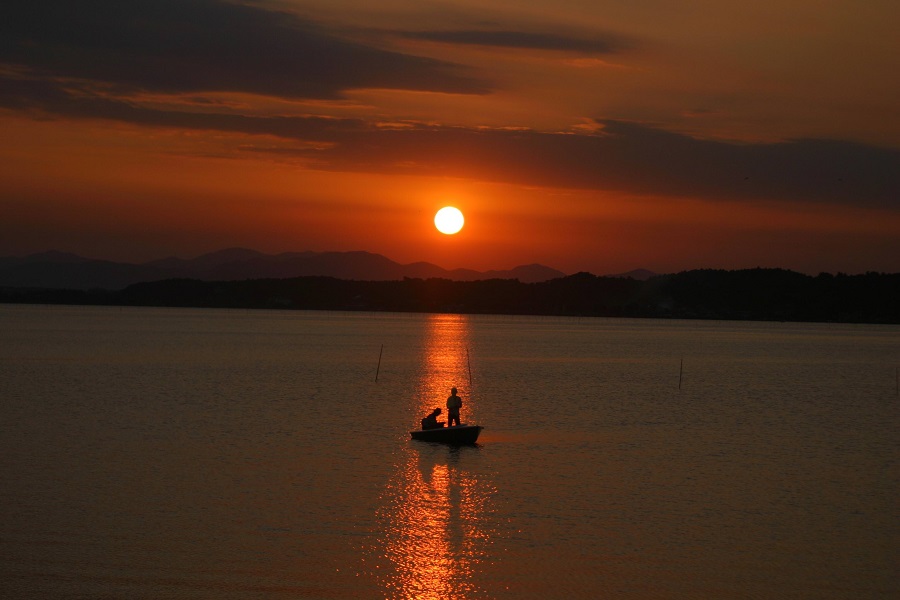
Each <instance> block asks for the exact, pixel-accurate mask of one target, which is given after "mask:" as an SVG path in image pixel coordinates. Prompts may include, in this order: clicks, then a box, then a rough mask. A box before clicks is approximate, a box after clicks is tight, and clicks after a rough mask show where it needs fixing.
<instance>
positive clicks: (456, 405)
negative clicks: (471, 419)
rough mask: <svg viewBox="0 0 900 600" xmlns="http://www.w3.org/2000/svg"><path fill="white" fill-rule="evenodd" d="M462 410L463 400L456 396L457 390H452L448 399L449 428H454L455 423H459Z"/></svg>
mask: <svg viewBox="0 0 900 600" xmlns="http://www.w3.org/2000/svg"><path fill="white" fill-rule="evenodd" d="M460 408H462V398H460V397H459V396H457V395H456V388H452V389H451V390H450V397H449V398H447V427H452V426H453V422H454V421H456V424H457V425H461V423H460V422H459V409H460Z"/></svg>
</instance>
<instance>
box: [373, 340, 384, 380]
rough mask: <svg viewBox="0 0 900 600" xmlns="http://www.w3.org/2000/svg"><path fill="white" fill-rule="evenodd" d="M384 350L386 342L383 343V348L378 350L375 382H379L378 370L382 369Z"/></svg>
mask: <svg viewBox="0 0 900 600" xmlns="http://www.w3.org/2000/svg"><path fill="white" fill-rule="evenodd" d="M383 352H384V344H382V345H381V350H379V351H378V368H377V369H375V383H378V372H379V371H381V355H382V353H383Z"/></svg>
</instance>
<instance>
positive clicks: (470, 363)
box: [466, 346, 472, 388]
mask: <svg viewBox="0 0 900 600" xmlns="http://www.w3.org/2000/svg"><path fill="white" fill-rule="evenodd" d="M466 365H468V367H469V388H471V387H472V361H470V360H469V347H468V346H466Z"/></svg>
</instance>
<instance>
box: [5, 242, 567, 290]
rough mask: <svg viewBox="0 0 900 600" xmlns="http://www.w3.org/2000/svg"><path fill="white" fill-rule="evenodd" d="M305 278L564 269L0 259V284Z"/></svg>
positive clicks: (217, 259) (250, 258)
mask: <svg viewBox="0 0 900 600" xmlns="http://www.w3.org/2000/svg"><path fill="white" fill-rule="evenodd" d="M309 276H320V277H334V278H336V279H346V280H355V281H396V280H402V279H404V278H414V279H431V278H441V279H450V280H454V281H478V280H485V279H518V280H519V281H521V282H523V283H536V282H541V281H548V280H550V279H556V278H559V277H565V273H563V272H562V271H557V270H556V269H551V268H550V267H546V266H543V265H536V264H533V265H522V266H518V267H515V268H513V269H509V270H505V271H487V272H479V271H472V270H468V269H454V270H447V269H443V268H441V267H438V266H437V265H433V264H431V263H426V262H417V263H412V264H408V265H402V264H399V263H396V262H394V261H392V260H390V259H388V258H386V257H384V256H382V255H380V254H373V253H371V252H362V251H359V252H285V253H282V254H264V253H262V252H257V251H255V250H248V249H246V248H229V249H226V250H220V251H218V252H212V253H210V254H204V255H202V256H198V257H196V258H192V259H182V258H164V259H160V260H154V261H150V262H147V263H142V264H133V263H118V262H112V261H106V260H94V259H88V258H83V257H80V256H77V255H75V254H70V253H66V252H58V251H50V252H42V253H40V254H32V255H30V256H26V257H22V258H17V257H0V287H15V288H44V289H70V290H89V289H106V290H119V289H123V288H125V287H127V286H129V285H132V284H135V283H142V282H151V281H161V280H166V279H197V280H200V281H242V280H247V279H286V278H291V277H309Z"/></svg>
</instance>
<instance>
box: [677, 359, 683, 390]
mask: <svg viewBox="0 0 900 600" xmlns="http://www.w3.org/2000/svg"><path fill="white" fill-rule="evenodd" d="M683 375H684V357H683V356H682V357H681V367H679V369H678V389H679V390H680V389H681V379H682V376H683Z"/></svg>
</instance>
